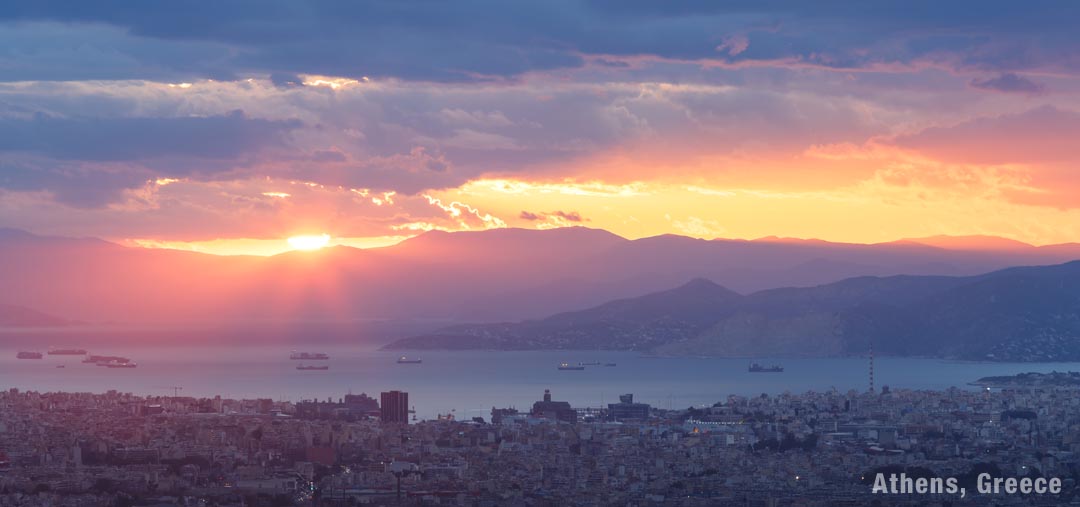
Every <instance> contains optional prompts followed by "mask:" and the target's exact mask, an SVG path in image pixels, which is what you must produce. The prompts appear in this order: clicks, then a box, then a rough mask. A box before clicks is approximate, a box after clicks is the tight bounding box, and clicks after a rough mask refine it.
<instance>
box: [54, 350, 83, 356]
mask: <svg viewBox="0 0 1080 507" xmlns="http://www.w3.org/2000/svg"><path fill="white" fill-rule="evenodd" d="M49 355H50V356H85V355H86V350H85V349H50V350H49Z"/></svg>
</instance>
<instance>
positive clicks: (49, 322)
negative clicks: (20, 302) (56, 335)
mask: <svg viewBox="0 0 1080 507" xmlns="http://www.w3.org/2000/svg"><path fill="white" fill-rule="evenodd" d="M69 324H71V322H69V321H67V320H65V319H61V318H60V317H56V316H54V315H49V314H46V313H41V312H39V311H37V310H33V309H30V308H25V307H22V306H15V305H5V304H0V327H16V328H19V327H59V326H67V325H69Z"/></svg>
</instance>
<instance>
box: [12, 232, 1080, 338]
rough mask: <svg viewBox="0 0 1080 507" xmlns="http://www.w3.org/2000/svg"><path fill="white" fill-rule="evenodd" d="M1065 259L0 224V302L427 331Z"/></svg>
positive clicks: (916, 246) (92, 314)
mask: <svg viewBox="0 0 1080 507" xmlns="http://www.w3.org/2000/svg"><path fill="white" fill-rule="evenodd" d="M1073 259H1080V244H1063V245H1052V246H1042V247H1036V246H1031V245H1027V244H1024V243H1018V242H1012V241H1009V240H1002V239H1000V238H992V237H932V238H921V239H909V240H902V241H895V242H889V243H880V244H871V245H866V244H848V243H830V242H826V241H820V240H799V239H786V238H774V237H770V238H761V239H757V240H730V239H716V240H703V239H695V238H689V237H684V236H674V235H665V236H657V237H650V238H642V239H636V240H630V239H626V238H622V237H620V236H617V235H614V234H611V233H609V232H607V231H603V230H598V229H589V228H583V227H574V228H563V229H552V230H526V229H494V230H487V231H473V232H468V231H467V232H453V233H448V232H440V231H432V232H428V233H424V234H421V235H419V236H416V237H414V238H411V239H408V240H405V241H403V242H401V243H399V244H396V245H393V246H389V247H384V248H375V249H355V248H349V247H332V248H324V249H322V250H319V251H314V252H300V251H296V252H288V253H285V254H280V255H275V256H271V257H256V256H216V255H209V254H203V253H196V252H189V251H179V250H165V249H148V248H136V247H125V246H121V245H118V244H115V243H111V242H108V241H103V240H100V239H94V238H65V237H49V236H40V235H34V234H31V233H28V232H25V231H20V230H14V229H0V280H2V282H0V283H2V285H3V289H4V290H3V291H2V293H0V303H2V304H9V305H17V306H21V307H25V308H32V309H34V310H36V311H39V312H43V313H47V314H51V315H56V316H59V318H61V319H65V320H73V321H84V322H91V323H100V322H120V323H185V322H219V321H230V322H236V321H254V322H267V321H276V320H290V321H301V320H320V321H336V322H341V321H351V320H361V319H369V320H370V319H422V320H425V321H430V322H432V323H433V324H432V325H433V328H434V327H438V326H441V325H450V324H454V323H461V322H480V323H483V322H501V321H517V320H522V319H538V318H541V317H544V316H546V315H552V314H555V313H560V312H566V311H571V310H575V309H580V308H587V307H592V306H596V305H600V304H602V303H603V302H605V301H610V300H613V299H619V298H627V297H633V296H640V295H644V294H649V293H652V292H657V291H661V290H664V289H666V288H670V287H673V286H676V285H678V284H680V283H683V282H685V281H686V280H689V279H693V278H705V279H708V280H712V281H714V282H716V283H718V284H720V285H723V286H724V287H727V288H728V289H730V290H731V291H734V292H736V293H740V294H749V293H755V292H759V291H762V290H765V289H772V288H780V287H813V286H818V285H822V284H829V283H832V282H836V281H839V280H843V279H846V278H851V277H857V276H891V275H899V274H908V275H947V276H968V275H976V274H980V273H985V272H989V271H992V270H996V269H1001V268H1005V267H1008V266H1017V265H1041V264H1055V263H1061V262H1066V261H1069V260H1073Z"/></svg>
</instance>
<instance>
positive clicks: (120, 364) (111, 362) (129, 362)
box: [102, 361, 139, 368]
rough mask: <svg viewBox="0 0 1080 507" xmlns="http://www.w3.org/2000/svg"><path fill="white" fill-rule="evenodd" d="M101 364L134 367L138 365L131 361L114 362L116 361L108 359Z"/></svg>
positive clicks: (109, 366)
mask: <svg viewBox="0 0 1080 507" xmlns="http://www.w3.org/2000/svg"><path fill="white" fill-rule="evenodd" d="M102 366H105V367H106V368H135V367H137V366H139V365H138V364H136V363H135V362H133V361H127V362H123V363H121V362H116V361H110V362H108V363H102Z"/></svg>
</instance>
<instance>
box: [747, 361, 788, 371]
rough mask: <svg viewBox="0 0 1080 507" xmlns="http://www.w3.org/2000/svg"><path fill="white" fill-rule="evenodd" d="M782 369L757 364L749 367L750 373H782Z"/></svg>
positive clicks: (777, 366) (781, 367) (776, 366)
mask: <svg viewBox="0 0 1080 507" xmlns="http://www.w3.org/2000/svg"><path fill="white" fill-rule="evenodd" d="M783 372H784V367H783V366H780V365H776V364H774V365H772V366H762V365H760V364H758V363H753V364H751V365H750V373H783Z"/></svg>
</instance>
